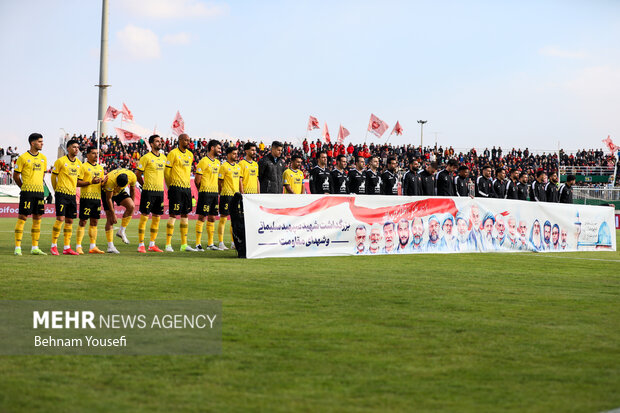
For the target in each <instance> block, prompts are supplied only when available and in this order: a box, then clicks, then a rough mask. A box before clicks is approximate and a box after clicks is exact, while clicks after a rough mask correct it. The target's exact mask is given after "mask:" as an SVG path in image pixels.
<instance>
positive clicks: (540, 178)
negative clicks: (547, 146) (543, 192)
mask: <svg viewBox="0 0 620 413" xmlns="http://www.w3.org/2000/svg"><path fill="white" fill-rule="evenodd" d="M545 178H547V174H546V173H545V171H537V172H536V180H537V181H538V182H544V181H545Z"/></svg>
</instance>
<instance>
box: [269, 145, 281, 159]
mask: <svg viewBox="0 0 620 413" xmlns="http://www.w3.org/2000/svg"><path fill="white" fill-rule="evenodd" d="M282 148H284V145H282V142H280V141H273V142H271V154H272V155H273V156H274V158H279V157H280V155H282Z"/></svg>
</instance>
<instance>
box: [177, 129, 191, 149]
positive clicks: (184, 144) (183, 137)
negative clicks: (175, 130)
mask: <svg viewBox="0 0 620 413" xmlns="http://www.w3.org/2000/svg"><path fill="white" fill-rule="evenodd" d="M189 142H190V139H189V135H188V134H187V133H182V134H180V135H179V149H180V150H182V151H184V150H185V149H187V148H189Z"/></svg>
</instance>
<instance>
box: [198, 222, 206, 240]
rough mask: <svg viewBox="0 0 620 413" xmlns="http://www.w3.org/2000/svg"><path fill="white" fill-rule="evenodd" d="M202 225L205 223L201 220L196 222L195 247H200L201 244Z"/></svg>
mask: <svg viewBox="0 0 620 413" xmlns="http://www.w3.org/2000/svg"><path fill="white" fill-rule="evenodd" d="M204 225H205V223H204V222H202V221H201V220H199V219H197V220H196V245H200V243H201V242H202V228H203V227H204Z"/></svg>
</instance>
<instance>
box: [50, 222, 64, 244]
mask: <svg viewBox="0 0 620 413" xmlns="http://www.w3.org/2000/svg"><path fill="white" fill-rule="evenodd" d="M61 228H62V221H59V220H56V221H55V222H54V226H53V227H52V245H56V244H57V243H58V238H59V237H60V229H61Z"/></svg>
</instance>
